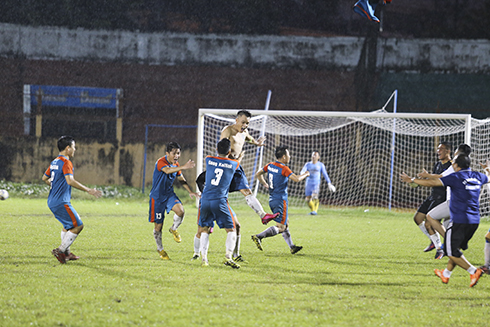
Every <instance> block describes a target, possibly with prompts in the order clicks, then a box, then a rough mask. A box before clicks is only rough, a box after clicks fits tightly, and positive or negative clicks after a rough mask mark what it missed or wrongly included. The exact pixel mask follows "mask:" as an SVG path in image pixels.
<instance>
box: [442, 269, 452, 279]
mask: <svg viewBox="0 0 490 327" xmlns="http://www.w3.org/2000/svg"><path fill="white" fill-rule="evenodd" d="M452 273H453V272H452V271H450V270H447V268H446V269H444V271H443V272H442V275H443V276H444V277H447V278H449V277H451V274H452Z"/></svg>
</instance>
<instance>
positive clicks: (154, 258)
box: [0, 191, 490, 327]
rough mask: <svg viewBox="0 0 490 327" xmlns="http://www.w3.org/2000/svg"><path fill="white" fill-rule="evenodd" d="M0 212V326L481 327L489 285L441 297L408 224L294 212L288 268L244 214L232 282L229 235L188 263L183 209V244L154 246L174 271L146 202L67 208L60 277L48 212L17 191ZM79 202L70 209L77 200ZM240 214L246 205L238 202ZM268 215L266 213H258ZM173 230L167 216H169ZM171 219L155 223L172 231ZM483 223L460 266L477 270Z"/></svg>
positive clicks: (456, 283) (323, 211) (167, 241)
mask: <svg viewBox="0 0 490 327" xmlns="http://www.w3.org/2000/svg"><path fill="white" fill-rule="evenodd" d="M11 194H12V195H11V198H10V199H8V200H6V201H0V235H1V238H0V243H1V247H0V275H1V282H0V326H281V327H282V326H400V325H403V326H429V325H430V326H465V325H468V326H470V325H472V326H474V325H486V324H487V322H488V312H489V310H490V307H489V306H490V301H489V294H490V293H489V291H490V278H488V276H484V277H482V279H481V280H480V282H479V284H478V285H477V286H476V287H474V288H469V274H468V273H467V272H466V271H463V270H462V269H460V268H456V270H455V271H454V273H453V276H452V277H451V280H450V282H449V284H448V285H444V284H442V283H441V282H440V280H439V279H438V278H437V277H436V276H435V275H434V273H433V270H434V269H435V268H444V267H445V265H446V260H445V259H442V260H434V259H433V255H434V253H433V252H430V253H424V252H422V250H423V249H424V248H425V247H426V246H427V245H428V239H427V238H426V237H425V236H423V235H422V234H421V232H420V230H419V229H418V228H417V226H415V224H414V223H413V220H412V213H411V212H389V211H387V210H380V209H374V208H369V210H368V211H365V210H366V209H368V208H354V209H341V208H320V210H319V215H318V216H310V215H308V214H307V208H306V207H304V208H292V209H291V210H290V224H291V225H290V230H291V234H292V237H293V240H294V241H295V243H296V244H297V245H302V246H304V249H303V250H302V251H301V252H299V253H298V254H296V255H291V254H290V253H289V249H288V247H287V245H286V243H285V242H284V240H283V238H282V237H281V236H280V235H277V236H276V237H274V238H269V239H266V240H264V242H263V246H264V251H263V252H261V251H258V250H257V248H256V247H255V245H254V243H253V242H252V241H251V240H250V235H252V234H256V233H259V232H261V231H262V230H264V229H265V228H266V227H265V226H263V225H262V224H261V223H260V220H259V218H258V217H257V216H256V215H255V214H254V213H253V211H252V210H251V209H250V208H248V207H247V206H246V205H245V204H241V205H235V206H234V209H235V211H236V212H237V215H238V218H239V220H240V222H241V224H242V234H243V237H242V246H241V254H242V255H243V256H244V257H245V258H246V259H247V260H248V263H245V264H242V268H241V269H239V270H233V269H231V268H229V267H225V266H224V265H223V264H221V262H222V259H223V257H224V247H225V232H224V231H222V230H219V229H217V230H216V231H215V232H214V233H213V234H212V235H211V237H210V242H211V243H210V251H209V259H210V266H209V267H207V268H203V267H201V266H200V262H196V261H191V260H190V258H191V257H192V253H193V238H194V234H195V232H196V217H197V209H196V208H195V205H194V203H193V201H188V200H186V205H185V206H186V218H185V221H184V223H183V225H182V226H181V228H180V229H179V231H180V233H181V235H182V239H183V241H182V243H180V244H178V243H175V242H174V241H173V238H172V235H171V234H170V233H168V232H165V233H164V239H163V241H164V246H165V249H166V250H167V252H168V253H169V255H170V258H171V260H170V261H163V260H161V259H160V258H159V256H158V254H157V252H156V246H155V242H154V240H153V235H152V230H153V227H152V225H151V224H150V223H148V222H147V212H148V201H147V197H146V196H140V195H135V196H134V197H131V196H129V197H111V198H102V199H99V200H89V199H84V198H83V197H79V198H78V199H74V200H73V202H72V204H73V206H74V207H75V209H76V210H77V211H78V212H79V214H80V215H81V217H82V220H83V221H84V224H85V229H84V230H83V232H82V233H81V234H80V236H79V237H78V238H77V240H76V242H75V243H74V245H73V246H72V251H73V252H74V253H75V254H77V255H79V256H81V259H80V260H78V261H71V262H68V263H67V264H65V265H61V264H59V263H58V261H57V260H56V259H55V258H54V257H53V256H52V255H51V250H52V249H53V248H55V247H57V246H58V245H59V243H60V230H61V225H60V224H59V223H58V221H56V220H55V218H54V217H53V216H52V214H51V212H50V211H49V209H48V207H47V205H46V199H45V198H42V197H41V198H28V195H22V194H20V193H17V192H16V191H14V192H12V193H11ZM75 197H76V196H75ZM244 203H245V201H244ZM265 207H267V206H265ZM170 217H171V216H170ZM170 220H171V219H169V220H168V221H166V222H165V225H164V229H165V231H166V230H168V228H169V226H170V224H171V221H170ZM489 227H490V222H489V220H483V221H482V224H481V225H480V228H479V230H478V231H477V233H476V234H475V236H474V238H473V240H472V241H471V242H470V244H469V246H470V248H469V250H467V251H466V253H465V254H466V257H467V258H468V259H469V260H470V261H471V262H472V263H473V264H475V265H481V264H483V246H484V235H485V233H486V231H488V228H489Z"/></svg>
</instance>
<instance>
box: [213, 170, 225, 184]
mask: <svg viewBox="0 0 490 327" xmlns="http://www.w3.org/2000/svg"><path fill="white" fill-rule="evenodd" d="M214 174H215V177H214V179H212V180H211V184H212V185H214V186H218V185H219V181H220V180H221V176H223V169H221V168H216V169H215V170H214Z"/></svg>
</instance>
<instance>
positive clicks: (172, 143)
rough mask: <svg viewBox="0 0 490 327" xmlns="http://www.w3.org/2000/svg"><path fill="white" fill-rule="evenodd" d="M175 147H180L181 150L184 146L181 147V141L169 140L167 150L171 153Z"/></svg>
mask: <svg viewBox="0 0 490 327" xmlns="http://www.w3.org/2000/svg"><path fill="white" fill-rule="evenodd" d="M173 149H179V150H180V149H182V148H181V147H180V145H179V143H177V142H168V143H167V150H166V151H167V152H168V153H170V152H172V150H173Z"/></svg>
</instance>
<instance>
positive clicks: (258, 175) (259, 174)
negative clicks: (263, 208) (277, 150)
mask: <svg viewBox="0 0 490 327" xmlns="http://www.w3.org/2000/svg"><path fill="white" fill-rule="evenodd" d="M264 174H265V172H264V170H263V169H261V170H259V171H258V172H257V173H256V174H255V178H257V179H258V180H259V182H260V183H261V184H262V185H264V187H265V188H266V189H269V184H267V182H266V181H265V178H264Z"/></svg>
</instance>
